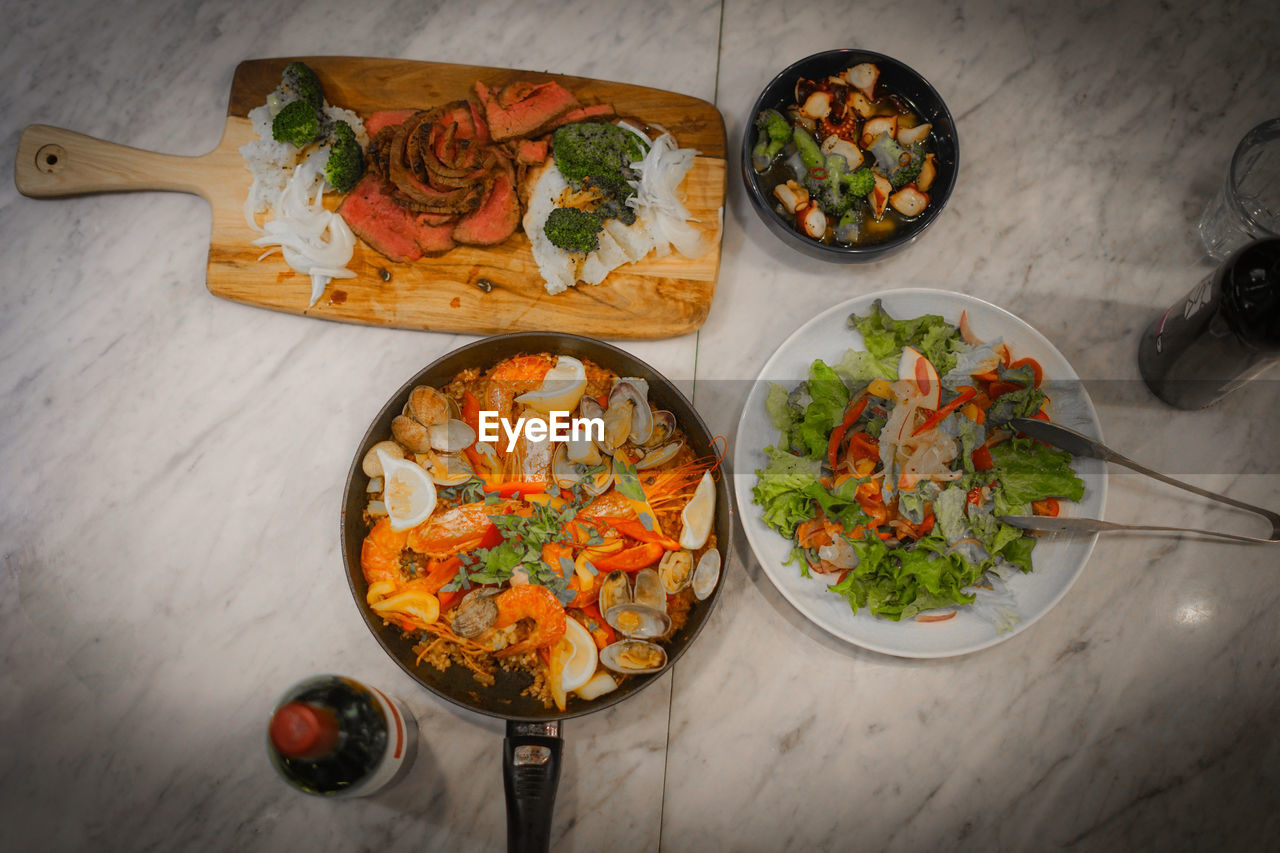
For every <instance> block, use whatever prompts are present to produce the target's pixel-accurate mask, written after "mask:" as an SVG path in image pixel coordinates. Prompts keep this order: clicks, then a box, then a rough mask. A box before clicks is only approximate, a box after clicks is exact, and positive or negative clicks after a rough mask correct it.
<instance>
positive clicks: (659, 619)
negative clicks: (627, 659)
mask: <svg viewBox="0 0 1280 853" xmlns="http://www.w3.org/2000/svg"><path fill="white" fill-rule="evenodd" d="M604 621H606V622H608V623H609V627H611V628H613V629H614V630H615V631H617V632H618V633H619V634H622V635H624V636H627V637H636V638H639V639H642V640H647V639H650V638H652V637H663V636H666V634H667V632H668V631H670V630H671V617H669V616H668V615H667V614H665V613H660V612H659V611H657V610H654V609H653V608H652V607H646V606H644V605H643V604H637V603H635V602H634V601H632V602H629V603H626V604H615V605H614V606H613V607H610V608H609V610H608V612H606V613H605V614H604Z"/></svg>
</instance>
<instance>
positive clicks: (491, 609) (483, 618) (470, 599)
mask: <svg viewBox="0 0 1280 853" xmlns="http://www.w3.org/2000/svg"><path fill="white" fill-rule="evenodd" d="M496 595H497V591H496V590H492V589H473V590H471V592H469V593H467V594H466V595H465V596H464V597H463V599H462V602H461V603H459V604H458V607H457V609H455V610H454V612H453V618H452V619H450V620H449V627H450V628H451V629H453V633H455V634H457V635H458V636H459V637H466V638H468V639H470V638H472V637H478V636H480V635H481V634H483V633H484V632H485V631H488V630H489V629H490V628H492V627H493V623H495V622H497V621H498V604H497V602H496V601H494V600H493V599H494V596H496Z"/></svg>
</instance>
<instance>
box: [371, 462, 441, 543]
mask: <svg viewBox="0 0 1280 853" xmlns="http://www.w3.org/2000/svg"><path fill="white" fill-rule="evenodd" d="M378 461H379V462H380V463H382V473H383V481H382V502H383V504H385V505H386V507H387V517H388V518H389V519H390V520H391V529H392V530H408V529H409V528H410V527H417V526H418V525H419V524H421V523H422V522H424V521H426V520H427V517H428V516H430V515H431V513H432V512H434V511H435V508H436V484H435V483H433V482H431V477H429V476H428V475H427V472H426V471H424V470H422V466H421V465H418V464H416V463H414V462H409V461H408V460H405V459H396V458H395V457H394V456H392V455H390V454H389V453H387V452H386V451H384V450H379V451H378Z"/></svg>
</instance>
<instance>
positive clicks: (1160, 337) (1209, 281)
mask: <svg viewBox="0 0 1280 853" xmlns="http://www.w3.org/2000/svg"><path fill="white" fill-rule="evenodd" d="M1212 301H1213V276H1206V277H1205V279H1204V280H1203V281H1201V282H1200V283H1199V284H1197V285H1196V286H1195V287H1194V288H1193V289H1192V291H1191V292H1190V293H1188V294H1187V296H1186V298H1185V299H1184V300H1183V301H1182V319H1183V320H1190V319H1191V318H1192V317H1194V316H1195V315H1196V314H1198V313H1200V310H1201V309H1202V308H1204V307H1205V306H1206V305H1208V304H1209V303H1210V302H1212ZM1176 308H1178V306H1177V305H1172V306H1170V307H1169V309H1168V310H1167V311H1165V312H1164V314H1163V315H1161V317H1160V320H1159V322H1158V323H1156V328H1155V337H1156V340H1155V346H1156V352H1157V353H1161V354H1163V353H1164V333H1165V329H1166V327H1167V326H1168V325H1169V315H1170V314H1172V313H1173V312H1174V310H1175V309H1176Z"/></svg>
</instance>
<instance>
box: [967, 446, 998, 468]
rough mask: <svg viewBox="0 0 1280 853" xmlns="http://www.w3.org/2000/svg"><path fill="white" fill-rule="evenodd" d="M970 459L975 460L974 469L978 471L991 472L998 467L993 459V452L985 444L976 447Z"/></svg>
mask: <svg viewBox="0 0 1280 853" xmlns="http://www.w3.org/2000/svg"><path fill="white" fill-rule="evenodd" d="M970 458H971V459H972V460H973V467H974V468H975V469H976V470H978V471H990V470H991V469H992V468H994V467H996V461H995V460H994V459H992V458H991V451H990V450H988V449H987V446H986V445H985V444H984V445H982V446H981V447H975V448H974V449H973V454H972V455H971V456H970Z"/></svg>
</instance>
